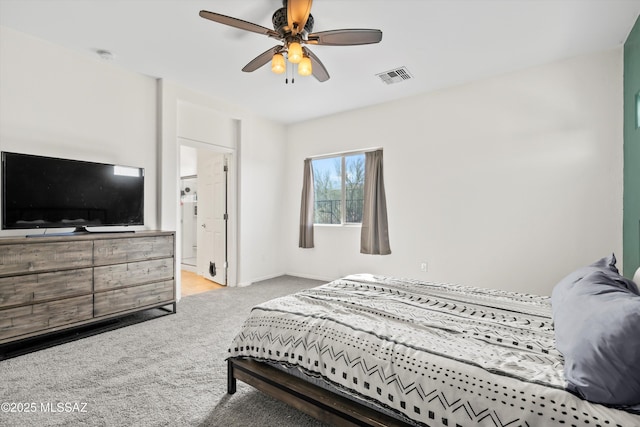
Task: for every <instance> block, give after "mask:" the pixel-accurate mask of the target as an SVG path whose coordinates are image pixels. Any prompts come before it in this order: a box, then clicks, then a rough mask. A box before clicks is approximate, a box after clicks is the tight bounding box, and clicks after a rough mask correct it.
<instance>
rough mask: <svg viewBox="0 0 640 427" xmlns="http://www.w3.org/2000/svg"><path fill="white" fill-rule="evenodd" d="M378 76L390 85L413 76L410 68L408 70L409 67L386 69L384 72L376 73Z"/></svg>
mask: <svg viewBox="0 0 640 427" xmlns="http://www.w3.org/2000/svg"><path fill="white" fill-rule="evenodd" d="M376 76H378V77H380V80H382V81H383V82H384V83H386V84H388V85H390V84H393V83H400V82H403V81H405V80H409V79H412V78H413V76H412V75H411V73H409V70H407V67H400V68H395V69H393V70H389V71H385V72H384V73H380V74H376Z"/></svg>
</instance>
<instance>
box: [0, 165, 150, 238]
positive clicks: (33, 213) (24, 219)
mask: <svg viewBox="0 0 640 427" xmlns="http://www.w3.org/2000/svg"><path fill="white" fill-rule="evenodd" d="M129 225H144V169H143V168H138V167H128V166H119V165H113V164H104V163H94V162H86V161H79V160H69V159H59V158H53V157H43V156H35V155H31V154H19V153H9V152H2V229H4V230H10V229H34V228H68V227H75V231H74V232H76V233H80V232H87V231H88V230H87V229H86V227H104V226H129Z"/></svg>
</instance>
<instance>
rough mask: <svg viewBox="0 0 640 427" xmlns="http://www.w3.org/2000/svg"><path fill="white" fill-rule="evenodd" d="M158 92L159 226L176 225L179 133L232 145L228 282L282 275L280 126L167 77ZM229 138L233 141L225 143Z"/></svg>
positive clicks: (282, 130)
mask: <svg viewBox="0 0 640 427" xmlns="http://www.w3.org/2000/svg"><path fill="white" fill-rule="evenodd" d="M159 91H160V108H161V117H162V119H161V130H160V151H161V153H162V154H161V161H160V169H161V170H162V177H161V183H160V188H162V194H161V200H160V208H159V210H160V212H161V224H162V227H163V228H165V229H172V230H175V229H176V227H177V221H178V219H177V208H176V206H177V203H178V194H179V193H178V188H177V183H178V178H177V176H178V170H177V162H176V158H177V155H178V152H179V149H178V138H189V139H190V140H194V141H201V142H205V143H209V144H216V145H218V146H224V145H226V146H227V147H228V148H232V149H233V150H234V157H235V158H236V163H235V166H236V167H235V174H234V178H233V179H235V180H236V182H237V186H236V188H237V194H236V196H235V197H236V199H235V201H233V202H232V205H234V206H232V207H231V212H230V214H231V215H234V213H233V212H234V211H235V212H237V227H236V228H235V231H234V232H235V233H237V234H236V235H237V247H236V248H235V249H234V251H235V252H236V253H235V254H234V255H235V259H237V260H238V262H237V270H236V272H235V274H236V276H235V280H233V281H230V282H231V283H235V284H238V285H240V286H243V285H248V284H251V283H253V282H255V281H258V280H262V279H266V278H271V277H276V276H279V275H282V274H284V272H285V267H284V263H285V260H284V258H283V257H282V256H281V254H282V252H283V248H284V242H283V240H282V238H281V236H282V231H281V230H282V224H283V223H282V220H281V209H282V208H281V206H282V204H283V200H284V195H283V193H282V191H279V189H280V188H281V187H282V185H283V182H284V177H285V175H284V169H285V159H284V158H283V153H284V147H285V139H286V134H285V127H284V126H283V125H279V124H274V123H272V122H270V121H268V120H266V119H263V118H261V117H259V116H256V115H254V114H252V113H250V112H248V111H246V110H242V109H240V108H237V107H234V106H233V105H232V104H230V103H229V102H227V101H224V100H221V99H214V98H211V97H207V96H204V95H202V94H198V93H195V92H193V91H190V90H189V89H187V88H184V87H179V86H177V85H174V84H172V83H170V82H166V81H161V82H159ZM230 139H232V140H233V143H232V144H228V143H227V142H225V141H229V140H230ZM232 173H233V168H232ZM232 257H233V255H232ZM232 274H234V273H233V272H230V276H232Z"/></svg>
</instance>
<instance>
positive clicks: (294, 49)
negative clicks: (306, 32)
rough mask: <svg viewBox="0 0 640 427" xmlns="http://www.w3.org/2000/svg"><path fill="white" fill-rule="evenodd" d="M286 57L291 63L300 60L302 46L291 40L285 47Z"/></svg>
mask: <svg viewBox="0 0 640 427" xmlns="http://www.w3.org/2000/svg"><path fill="white" fill-rule="evenodd" d="M287 58H289V62H291V63H292V64H298V63H300V61H302V46H301V45H300V43H298V42H291V43H289V46H288V48H287Z"/></svg>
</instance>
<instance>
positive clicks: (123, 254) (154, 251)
mask: <svg viewBox="0 0 640 427" xmlns="http://www.w3.org/2000/svg"><path fill="white" fill-rule="evenodd" d="M173 251H174V249H173V236H151V237H137V238H136V237H131V238H126V239H104V240H96V241H95V243H94V247H93V261H94V264H95V265H105V264H117V263H123V262H131V261H141V260H145V259H149V258H168V257H172V256H173Z"/></svg>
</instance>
